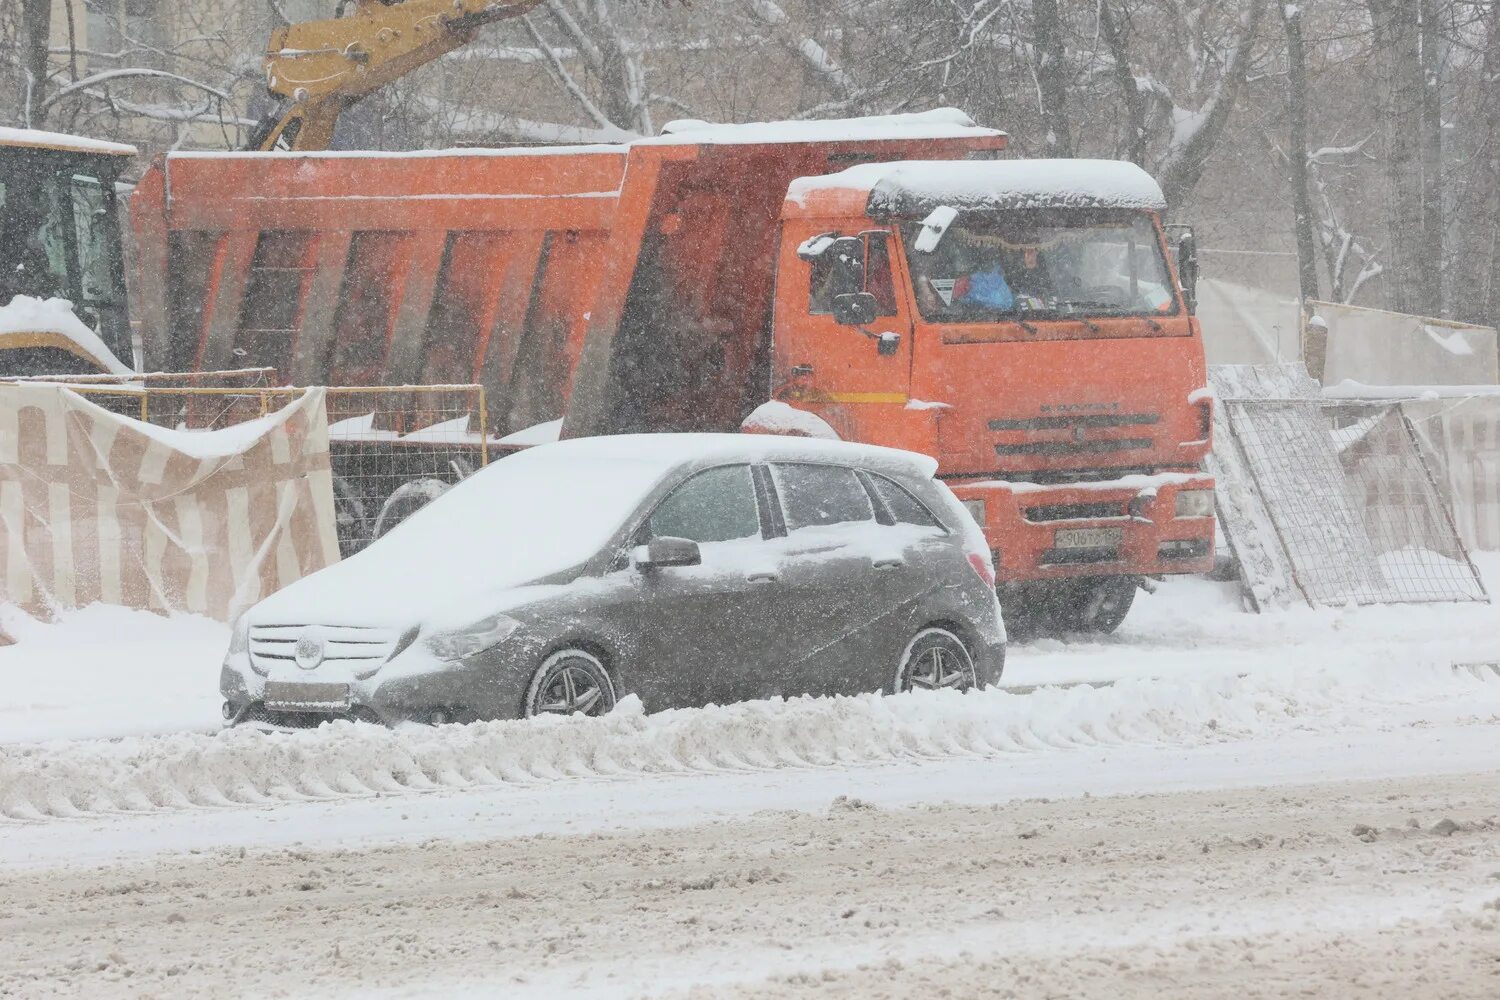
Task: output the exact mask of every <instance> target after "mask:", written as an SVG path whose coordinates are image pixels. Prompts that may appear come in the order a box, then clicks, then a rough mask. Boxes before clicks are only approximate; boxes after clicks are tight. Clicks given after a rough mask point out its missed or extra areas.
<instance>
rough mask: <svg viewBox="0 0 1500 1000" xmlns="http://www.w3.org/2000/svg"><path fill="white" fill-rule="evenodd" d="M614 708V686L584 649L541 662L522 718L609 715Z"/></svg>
mask: <svg viewBox="0 0 1500 1000" xmlns="http://www.w3.org/2000/svg"><path fill="white" fill-rule="evenodd" d="M614 707H615V683H614V681H613V680H612V679H611V678H610V676H609V671H608V670H606V669H605V667H604V664H603V663H602V662H600V660H599V658H598V657H597V656H595V655H594V654H592V653H590V652H587V651H585V650H582V649H563V650H559V651H558V652H556V653H553V654H552V655H551V656H549V657H547V659H545V660H543V661H542V665H541V666H540V667H538V668H537V671H536V674H535V675H534V676H533V677H532V678H531V685H530V686H529V687H528V688H527V690H526V701H525V703H524V704H523V705H522V707H521V714H522V715H523V716H525V717H526V718H528V719H530V718H534V717H535V716H538V715H588V716H599V715H606V714H608V713H609V712H611V711H613V709H614Z"/></svg>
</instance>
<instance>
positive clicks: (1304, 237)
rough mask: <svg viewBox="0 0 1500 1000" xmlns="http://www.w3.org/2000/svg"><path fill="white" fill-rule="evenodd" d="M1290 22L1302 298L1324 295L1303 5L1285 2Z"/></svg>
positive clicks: (1290, 117) (1290, 116)
mask: <svg viewBox="0 0 1500 1000" xmlns="http://www.w3.org/2000/svg"><path fill="white" fill-rule="evenodd" d="M1280 7H1281V18H1282V23H1283V24H1284V25H1285V26H1286V55H1287V125H1288V128H1289V131H1290V148H1289V149H1288V151H1287V155H1288V159H1289V161H1290V167H1291V175H1292V176H1291V181H1292V208H1293V209H1294V210H1295V212H1296V215H1297V277H1298V284H1299V286H1300V287H1301V291H1302V301H1303V302H1304V303H1305V302H1307V301H1308V300H1310V299H1316V298H1320V297H1321V296H1320V295H1319V292H1318V248H1317V242H1316V240H1315V239H1314V237H1313V210H1312V198H1311V197H1310V196H1309V194H1308V188H1307V183H1308V177H1307V172H1308V171H1307V54H1306V51H1305V48H1304V45H1303V40H1302V8H1301V7H1299V6H1296V5H1294V4H1281V5H1280Z"/></svg>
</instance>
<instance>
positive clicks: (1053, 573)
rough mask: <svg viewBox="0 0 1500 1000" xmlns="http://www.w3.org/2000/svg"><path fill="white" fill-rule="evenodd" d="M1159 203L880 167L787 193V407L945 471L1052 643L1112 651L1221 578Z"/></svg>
mask: <svg viewBox="0 0 1500 1000" xmlns="http://www.w3.org/2000/svg"><path fill="white" fill-rule="evenodd" d="M1165 207H1166V206H1165V201H1164V199H1163V197H1162V193H1161V191H1160V189H1159V188H1158V186H1157V185H1156V183H1155V182H1154V181H1153V180H1152V179H1151V178H1150V176H1149V175H1147V174H1146V173H1145V172H1144V171H1142V170H1141V169H1140V168H1138V167H1136V166H1134V165H1132V164H1127V163H1115V162H1108V161H1086V160H1053V161H1048V160H1029V161H1023V160H969V161H960V162H896V163H883V164H869V165H861V166H858V167H853V168H850V169H848V170H845V171H842V172H839V173H835V174H831V175H826V176H821V177H813V178H804V179H802V180H799V181H797V182H794V183H793V184H792V186H791V189H790V192H789V196H788V198H787V200H786V202H785V205H784V207H783V211H782V238H781V245H780V256H779V263H778V269H779V273H778V282H777V301H776V305H775V318H774V324H773V330H772V357H773V364H772V367H773V372H774V376H773V381H774V384H775V385H776V390H775V395H776V398H778V399H780V400H782V401H784V402H787V403H790V404H792V405H794V406H797V407H799V408H802V409H807V410H811V411H813V412H814V413H816V414H817V415H818V416H820V417H822V418H823V420H825V421H826V422H827V423H828V424H829V425H830V426H832V427H833V428H834V430H835V431H837V432H838V434H839V435H840V436H841V437H844V438H846V439H848V440H857V441H866V442H871V443H877V444H885V445H891V446H895V447H902V448H909V449H911V450H914V451H920V452H925V453H928V454H931V455H934V456H936V457H937V458H938V460H939V463H940V469H941V473H940V474H941V475H942V476H943V477H944V478H945V479H946V480H947V482H948V484H949V485H950V486H951V487H952V488H953V489H954V491H955V492H956V493H957V494H958V495H959V497H960V498H961V499H963V500H964V502H965V504H966V506H967V507H968V508H969V509H970V511H971V512H972V513H973V514H974V516H975V517H976V519H978V520H979V521H980V523H981V524H982V525H983V526H984V528H985V530H986V534H987V536H988V537H989V539H990V543H991V547H992V549H993V552H994V556H995V564H996V568H997V573H998V577H999V579H1000V581H1001V583H1002V585H1004V586H1007V587H1008V588H1009V589H1010V590H1012V591H1013V594H1012V597H1013V601H1012V604H1013V605H1014V606H1017V607H1024V608H1030V609H1033V610H1034V611H1036V616H1035V617H1036V618H1038V619H1045V621H1041V620H1038V621H1035V622H1034V624H1036V625H1037V626H1039V627H1040V628H1046V629H1056V630H1072V629H1083V630H1100V631H1107V630H1109V629H1111V628H1113V627H1114V626H1115V625H1118V624H1119V620H1120V619H1121V618H1123V617H1124V611H1125V610H1128V607H1129V601H1130V598H1131V595H1133V593H1134V590H1135V586H1136V583H1137V581H1138V580H1139V579H1140V578H1141V577H1145V576H1156V575H1162V574H1168V573H1186V572H1203V571H1207V570H1208V569H1210V568H1211V566H1212V560H1213V536H1214V522H1213V493H1212V490H1213V480H1212V478H1211V477H1210V476H1207V475H1205V474H1203V472H1202V462H1203V459H1204V458H1205V457H1206V455H1207V454H1208V451H1209V448H1210V431H1211V427H1212V409H1211V407H1212V401H1211V399H1210V398H1209V394H1208V393H1207V391H1206V390H1205V389H1204V388H1203V387H1204V385H1205V384H1206V372H1205V364H1204V355H1203V347H1202V342H1201V333H1200V330H1199V327H1198V323H1197V320H1196V319H1195V318H1194V317H1193V316H1192V309H1191V296H1190V294H1189V292H1188V291H1187V290H1184V289H1183V287H1182V286H1181V285H1180V283H1179V281H1178V278H1177V274H1176V268H1175V264H1174V262H1173V259H1172V256H1171V255H1170V254H1169V252H1168V246H1167V242H1166V238H1165V234H1164V230H1163V227H1162V222H1161V216H1162V213H1163V212H1164V210H1165Z"/></svg>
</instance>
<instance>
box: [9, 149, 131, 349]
mask: <svg viewBox="0 0 1500 1000" xmlns="http://www.w3.org/2000/svg"><path fill="white" fill-rule="evenodd" d="M109 183H110V182H109V181H106V180H101V179H100V178H99V177H98V176H96V175H94V174H93V173H89V172H85V171H82V170H76V169H72V164H70V163H69V162H67V161H62V162H58V163H52V162H48V161H45V160H40V159H34V158H25V157H17V158H16V159H15V162H14V163H9V162H8V163H7V164H6V168H5V169H3V170H0V305H4V304H6V303H8V302H10V300H11V299H12V298H14V297H15V296H17V295H30V296H33V297H35V298H41V299H46V298H52V297H54V296H55V297H58V298H64V299H68V300H70V301H72V303H73V308H74V311H75V312H76V313H77V314H78V315H79V317H80V318H82V319H83V320H84V322H86V323H88V324H89V325H90V326H92V327H94V328H95V330H96V331H98V332H100V333H101V334H103V335H105V337H106V340H109V339H111V338H110V336H109V335H110V334H113V333H115V332H116V331H114V330H112V329H109V328H110V327H111V326H113V325H114V324H111V323H110V322H108V320H110V319H114V318H116V317H114V316H111V315H107V314H111V313H114V312H120V315H121V316H123V309H124V304H125V303H124V301H123V298H124V296H123V289H122V288H120V287H119V280H118V262H117V261H116V259H115V251H116V247H117V244H118V239H119V237H118V231H117V229H116V228H115V216H114V211H115V199H114V193H113V192H112V191H111V190H110V189H109V187H108V186H107V185H108V184H109ZM110 347H111V348H112V349H114V350H117V351H118V350H119V349H120V347H121V345H119V344H115V343H111V344H110Z"/></svg>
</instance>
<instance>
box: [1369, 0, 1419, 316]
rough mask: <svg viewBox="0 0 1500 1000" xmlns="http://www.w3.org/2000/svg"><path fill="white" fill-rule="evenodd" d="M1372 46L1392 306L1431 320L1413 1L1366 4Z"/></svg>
mask: <svg viewBox="0 0 1500 1000" xmlns="http://www.w3.org/2000/svg"><path fill="white" fill-rule="evenodd" d="M1370 13H1371V15H1372V18H1373V21H1374V25H1375V41H1376V47H1377V49H1378V50H1379V51H1380V52H1383V53H1384V60H1383V62H1384V64H1385V65H1384V74H1383V75H1384V77H1385V79H1386V81H1387V83H1388V86H1389V89H1388V91H1387V93H1386V99H1385V107H1384V109H1383V111H1384V114H1383V118H1384V120H1385V127H1386V158H1385V174H1386V185H1387V193H1386V197H1387V208H1386V229H1387V230H1388V233H1389V236H1390V245H1391V302H1390V305H1391V307H1392V308H1393V309H1395V310H1397V311H1398V312H1407V313H1412V312H1414V313H1420V314H1423V315H1431V314H1432V312H1433V310H1431V309H1429V308H1428V306H1429V292H1430V289H1428V288H1427V287H1425V284H1426V278H1425V267H1424V264H1423V261H1422V253H1423V242H1424V241H1423V235H1422V234H1423V227H1422V183H1421V172H1422V161H1421V146H1422V134H1423V133H1422V106H1423V102H1424V92H1425V90H1426V87H1425V81H1424V80H1423V74H1422V41H1421V17H1420V14H1419V10H1418V6H1417V2H1416V0H1370Z"/></svg>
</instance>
